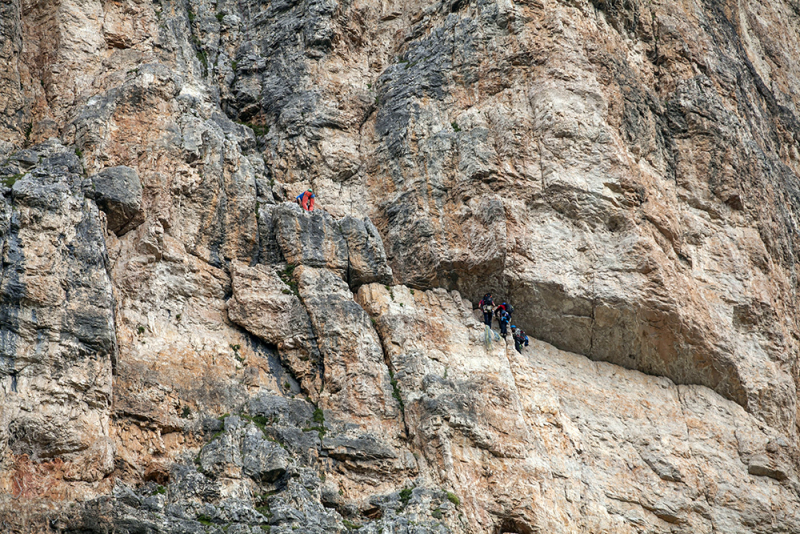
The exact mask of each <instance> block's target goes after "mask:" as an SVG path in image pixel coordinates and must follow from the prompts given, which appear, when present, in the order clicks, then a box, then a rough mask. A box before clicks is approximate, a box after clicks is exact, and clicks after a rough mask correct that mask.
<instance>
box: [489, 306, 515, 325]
mask: <svg viewBox="0 0 800 534" xmlns="http://www.w3.org/2000/svg"><path fill="white" fill-rule="evenodd" d="M501 311H505V312H506V313H507V314H508V320H509V321H510V320H511V314H512V313H514V307H513V306H512V305H511V304H507V303H505V302H504V303H502V304H501V305H500V306H498V307H497V309H496V310H494V315H495V316H496V317H497V318H498V319H499V318H500V312H501Z"/></svg>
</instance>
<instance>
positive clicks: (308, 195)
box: [294, 189, 316, 211]
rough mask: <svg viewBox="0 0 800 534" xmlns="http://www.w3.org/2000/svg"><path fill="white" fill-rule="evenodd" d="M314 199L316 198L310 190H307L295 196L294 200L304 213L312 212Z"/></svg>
mask: <svg viewBox="0 0 800 534" xmlns="http://www.w3.org/2000/svg"><path fill="white" fill-rule="evenodd" d="M314 198H316V197H315V196H314V193H313V192H312V191H311V189H309V190H307V191H303V192H302V193H300V194H299V195H297V197H295V199H294V200H295V202H297V203H298V204H299V205H300V207H301V208H303V209H304V210H306V211H314Z"/></svg>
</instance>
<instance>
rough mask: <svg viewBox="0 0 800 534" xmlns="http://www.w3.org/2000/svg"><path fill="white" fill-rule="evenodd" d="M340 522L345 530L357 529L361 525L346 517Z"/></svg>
mask: <svg viewBox="0 0 800 534" xmlns="http://www.w3.org/2000/svg"><path fill="white" fill-rule="evenodd" d="M342 524H343V525H344V526H345V527H347V530H358V529H360V528H361V525H356V524H355V523H353V522H352V521H348V520H347V519H342Z"/></svg>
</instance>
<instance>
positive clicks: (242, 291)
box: [227, 261, 322, 401]
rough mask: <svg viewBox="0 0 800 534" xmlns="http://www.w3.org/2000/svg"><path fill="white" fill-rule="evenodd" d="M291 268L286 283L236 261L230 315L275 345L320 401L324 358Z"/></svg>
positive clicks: (286, 276)
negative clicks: (299, 295) (299, 296)
mask: <svg viewBox="0 0 800 534" xmlns="http://www.w3.org/2000/svg"><path fill="white" fill-rule="evenodd" d="M290 271H291V269H290V270H289V271H283V273H282V274H283V276H284V278H285V279H286V281H287V282H288V283H286V282H284V281H283V280H281V278H279V277H278V275H277V274H275V273H274V272H270V271H268V270H266V269H265V268H263V267H262V266H260V265H256V266H255V267H247V266H245V265H242V264H240V263H238V262H235V261H234V262H232V263H231V289H232V292H233V295H232V296H231V298H230V300H228V303H227V304H228V318H230V320H231V321H233V322H234V323H236V324H238V325H240V326H242V327H243V328H244V329H245V330H247V331H248V332H250V333H252V334H253V335H256V336H258V337H259V338H261V339H263V340H264V341H265V342H266V343H269V344H270V345H275V346H276V347H277V349H278V352H279V354H280V356H281V359H282V361H283V362H284V363H285V364H286V366H287V367H288V368H289V369H291V371H292V374H293V375H294V376H295V377H296V378H297V379H298V380H299V381H300V386H301V387H302V389H303V391H304V392H305V393H306V395H309V396H310V397H311V398H312V399H313V400H315V401H316V400H317V399H318V397H319V393H320V391H321V389H322V372H321V368H322V367H321V366H322V360H321V356H320V353H319V349H318V348H317V342H316V338H315V336H314V332H313V330H312V328H311V321H310V320H309V318H308V313H307V312H306V309H305V308H304V307H303V305H302V303H301V302H300V299H299V298H298V296H297V294H296V293H297V282H295V281H294V280H293V279H292V278H291V273H290Z"/></svg>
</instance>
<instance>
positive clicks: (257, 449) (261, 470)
mask: <svg viewBox="0 0 800 534" xmlns="http://www.w3.org/2000/svg"><path fill="white" fill-rule="evenodd" d="M254 430H255V429H254ZM289 460H290V459H289V455H288V454H287V453H286V451H284V450H283V448H282V447H281V446H280V445H278V444H277V443H275V442H272V441H268V440H266V439H263V438H262V437H261V436H260V432H258V431H257V430H256V432H248V433H247V434H246V435H245V437H244V440H243V441H242V471H243V472H244V474H245V475H247V476H249V477H251V478H253V479H254V480H256V481H258V482H274V481H275V480H277V479H278V478H280V477H282V476H283V475H284V474H285V473H286V468H287V467H288V466H289Z"/></svg>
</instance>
